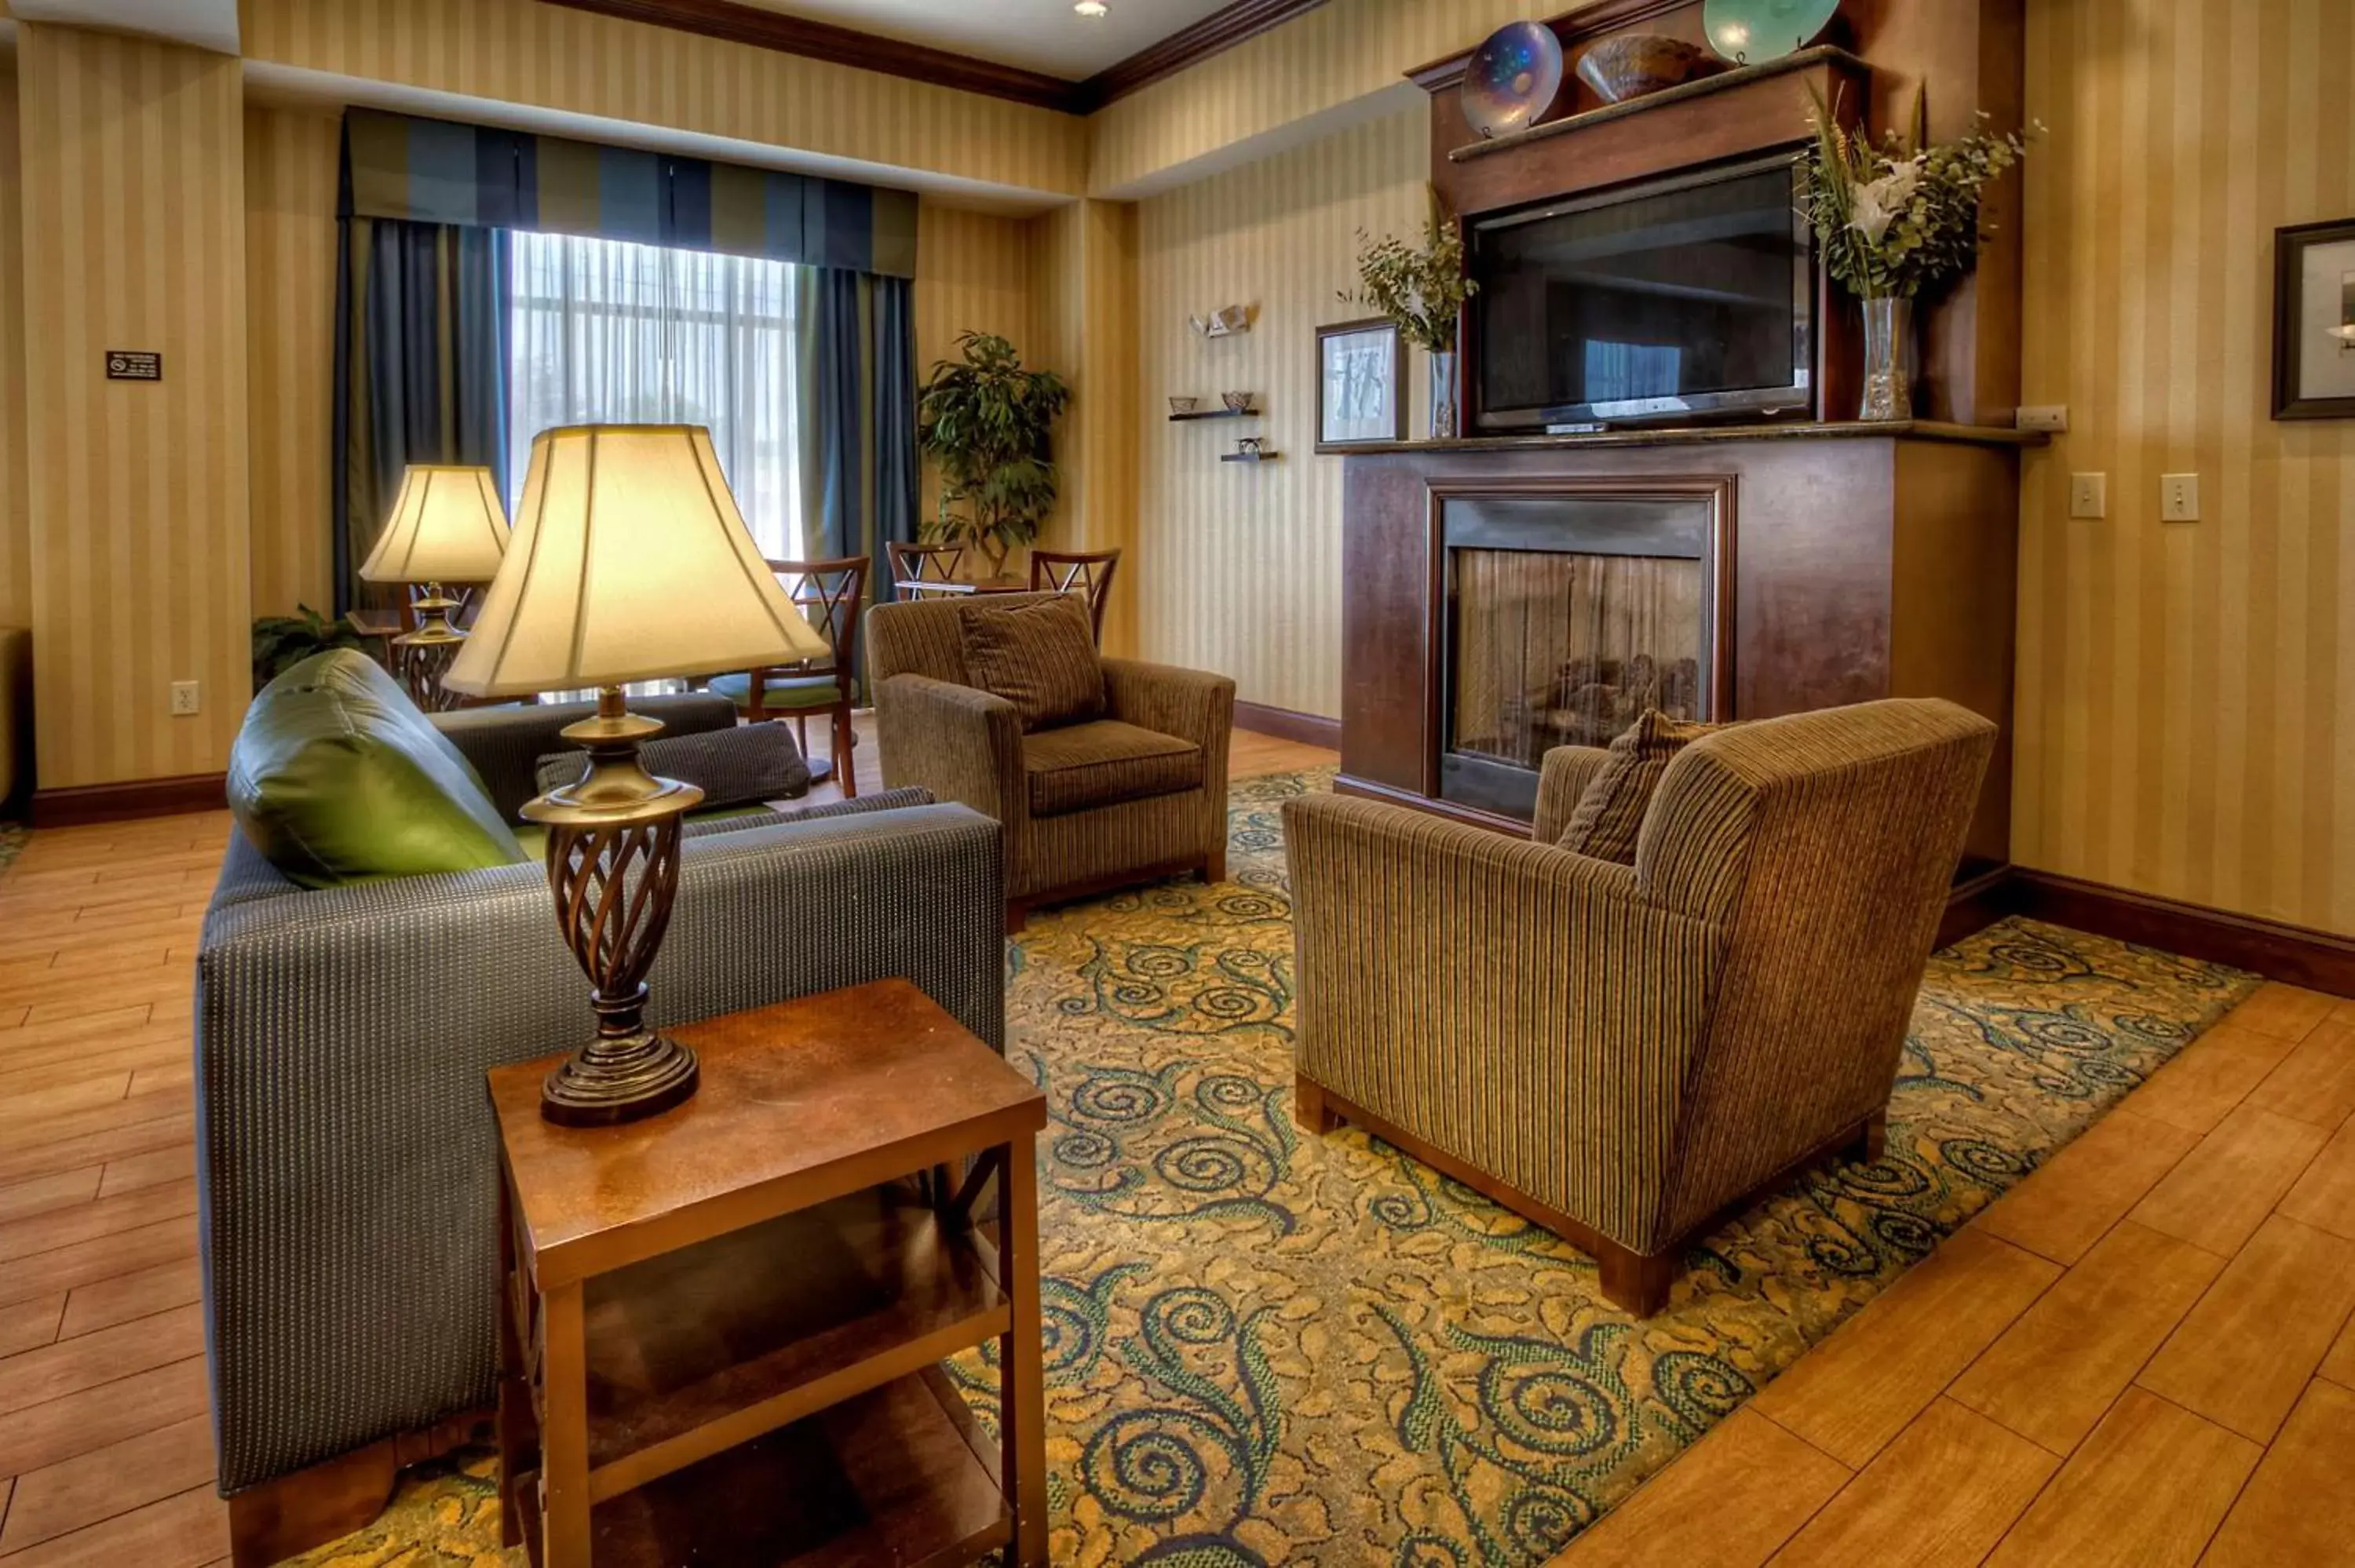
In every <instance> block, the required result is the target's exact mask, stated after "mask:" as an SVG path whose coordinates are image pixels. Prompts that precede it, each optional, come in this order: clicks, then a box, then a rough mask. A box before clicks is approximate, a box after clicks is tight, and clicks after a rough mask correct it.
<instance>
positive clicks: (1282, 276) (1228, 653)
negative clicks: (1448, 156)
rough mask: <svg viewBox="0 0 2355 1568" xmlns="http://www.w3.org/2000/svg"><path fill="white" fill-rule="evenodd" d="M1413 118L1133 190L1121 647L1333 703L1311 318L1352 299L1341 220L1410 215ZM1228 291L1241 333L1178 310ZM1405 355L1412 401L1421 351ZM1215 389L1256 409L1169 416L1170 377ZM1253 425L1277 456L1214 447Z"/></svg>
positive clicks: (1397, 220) (1337, 603)
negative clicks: (1130, 437) (1191, 180)
mask: <svg viewBox="0 0 2355 1568" xmlns="http://www.w3.org/2000/svg"><path fill="white" fill-rule="evenodd" d="M1317 15H1321V13H1317ZM1426 127H1427V122H1426V120H1425V119H1424V117H1423V114H1422V113H1421V112H1420V111H1414V112H1407V113H1400V114H1392V115H1390V116H1388V117H1386V118H1384V119H1381V120H1378V121H1373V122H1369V123H1367V124H1364V125H1360V126H1358V127H1355V128H1354V129H1351V130H1348V131H1345V132H1341V133H1340V134H1338V135H1336V136H1332V137H1328V138H1327V139H1326V140H1324V141H1321V142H1317V143H1312V144H1311V145H1309V146H1306V147H1302V148H1299V149H1296V150H1295V151H1293V152H1290V153H1285V154H1280V155H1278V156H1276V157H1273V158H1268V159H1263V160H1262V161H1261V162H1258V163H1255V164H1249V165H1246V166H1245V167H1243V168H1241V169H1237V170H1234V171H1232V172H1231V173H1227V174H1223V175H1215V176H1213V177H1211V178H1209V179H1206V180H1201V181H1198V182H1196V183H1195V184H1192V185H1185V186H1181V187H1180V188H1178V189H1177V190H1174V191H1171V192H1169V193H1168V194H1167V195H1164V196H1156V197H1153V198H1152V199H1150V200H1147V201H1145V202H1142V203H1139V204H1138V212H1137V264H1136V270H1137V311H1138V316H1139V328H1138V333H1137V342H1138V344H1139V366H1138V369H1139V372H1140V378H1139V385H1138V397H1139V400H1140V403H1141V407H1140V408H1139V409H1138V412H1137V418H1138V421H1139V427H1138V428H1139V430H1140V434H1141V437H1142V454H1141V461H1140V464H1139V473H1138V484H1137V495H1136V517H1137V524H1136V532H1137V541H1136V548H1135V565H1134V567H1130V568H1128V569H1129V570H1131V571H1132V572H1133V574H1134V576H1135V585H1136V592H1137V593H1138V594H1139V596H1140V598H1139V601H1138V604H1137V607H1136V609H1137V617H1138V623H1137V638H1138V646H1139V648H1140V651H1141V652H1143V654H1144V656H1145V657H1146V658H1148V659H1157V660H1166V661H1167V662H1172V663H1178V664H1190V665H1195V666H1198V667H1199V668H1203V669H1210V670H1220V671H1223V672H1225V673H1228V674H1231V675H1232V676H1233V677H1234V678H1235V682H1236V686H1237V695H1238V696H1240V697H1241V699H1242V700H1243V701H1245V702H1253V703H1263V704H1268V705H1273V706H1275V707H1280V708H1291V709H1295V710H1297V711H1300V712H1304V713H1311V714H1321V715H1328V716H1330V715H1337V714H1338V713H1339V712H1340V711H1341V710H1340V699H1341V668H1340V655H1341V582H1340V565H1341V461H1342V460H1341V459H1339V458H1337V457H1318V456H1316V453H1315V452H1314V450H1312V449H1313V447H1314V445H1315V443H1316V327H1317V326H1318V325H1319V324H1320V323H1329V322H1337V321H1348V320H1351V319H1353V318H1355V317H1358V316H1362V315H1364V314H1366V312H1365V311H1363V310H1361V309H1359V308H1358V307H1356V306H1353V305H1347V304H1343V303H1341V302H1339V301H1338V300H1337V298H1336V297H1335V296H1336V294H1337V292H1338V291H1340V290H1342V289H1345V288H1348V287H1349V286H1351V285H1352V284H1353V283H1354V282H1355V281H1356V266H1355V260H1356V254H1357V239H1356V231H1357V230H1358V229H1359V228H1367V229H1369V230H1371V231H1373V232H1375V233H1382V232H1397V233H1401V234H1405V233H1408V232H1410V231H1411V230H1412V229H1413V228H1416V227H1417V226H1419V225H1420V224H1421V223H1422V221H1423V211H1424V200H1425V197H1424V194H1423V180H1424V176H1425V175H1426V173H1427V169H1428V164H1427V158H1428V150H1427V149H1428V146H1429V142H1428V132H1427V128H1426ZM1230 304H1243V305H1256V306H1257V307H1258V309H1259V319H1258V321H1257V323H1256V324H1255V325H1254V326H1253V328H1252V331H1251V332H1250V333H1248V334H1241V335H1238V336H1234V337H1227V338H1220V339H1217V340H1209V339H1205V338H1202V337H1199V336H1198V335H1196V334H1195V333H1194V331H1193V329H1192V328H1191V327H1189V326H1188V324H1187V320H1186V318H1187V316H1188V313H1196V314H1199V313H1206V312H1208V311H1210V310H1213V309H1215V308H1217V307H1219V306H1220V305H1230ZM1409 371H1410V376H1409V384H1410V387H1412V389H1413V392H1412V396H1413V410H1414V412H1413V418H1416V419H1418V420H1421V419H1424V418H1427V415H1426V414H1425V413H1424V411H1423V410H1424V408H1425V405H1426V403H1427V397H1425V396H1424V393H1423V387H1422V383H1423V380H1424V378H1425V376H1424V370H1423V361H1422V359H1421V357H1420V356H1416V357H1415V358H1414V360H1413V363H1412V365H1411V366H1409ZM1224 391H1243V392H1253V393H1257V394H1258V395H1259V397H1260V399H1261V403H1262V406H1263V408H1265V410H1266V418H1263V419H1260V420H1257V421H1241V420H1237V421H1233V422H1229V421H1225V420H1208V421H1204V422H1201V423H1199V424H1172V423H1170V422H1169V419H1168V407H1167V403H1166V402H1165V401H1164V399H1165V398H1167V397H1168V396H1169V395H1170V394H1172V393H1190V394H1192V395H1194V396H1196V397H1204V398H1208V399H1209V400H1210V401H1211V402H1212V403H1213V404H1214V405H1215V403H1216V401H1217V398H1218V397H1219V394H1220V393H1221V392H1224ZM1252 434H1256V435H1262V436H1264V437H1266V438H1267V440H1268V444H1269V446H1270V447H1272V448H1273V450H1277V451H1279V452H1281V453H1282V454H1283V455H1282V458H1281V460H1280V461H1275V462H1272V463H1258V464H1251V463H1222V462H1220V461H1218V460H1219V455H1220V453H1221V452H1226V451H1231V450H1234V445H1233V442H1234V438H1235V437H1237V436H1241V435H1252Z"/></svg>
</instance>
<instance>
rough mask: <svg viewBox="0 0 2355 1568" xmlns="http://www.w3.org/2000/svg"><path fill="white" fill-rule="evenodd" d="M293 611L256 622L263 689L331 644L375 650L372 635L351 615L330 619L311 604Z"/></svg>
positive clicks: (256, 663) (256, 672) (257, 683)
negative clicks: (370, 647)
mask: <svg viewBox="0 0 2355 1568" xmlns="http://www.w3.org/2000/svg"><path fill="white" fill-rule="evenodd" d="M294 609H295V613H294V614H293V615H264V616H258V617H256V618H255V620H254V622H253V689H254V690H255V691H257V692H258V691H260V690H261V688H262V687H264V686H266V685H268V684H270V683H271V682H272V681H274V680H276V679H277V678H278V677H279V676H281V675H282V674H284V673H286V672H287V671H289V670H292V669H293V667H294V666H295V665H297V664H300V663H301V662H303V661H304V660H305V659H308V658H309V657H311V655H312V654H314V653H325V652H327V651H328V650H329V649H331V648H354V649H357V650H358V651H359V652H363V653H367V652H371V650H370V649H369V647H368V641H369V639H368V634H367V633H366V632H364V631H362V630H360V629H359V628H358V627H357V626H354V625H353V624H352V623H351V620H350V619H349V618H348V617H346V618H341V619H338V620H328V619H327V618H326V617H325V616H324V615H321V614H320V613H319V612H318V611H317V610H315V609H312V608H311V607H310V606H309V605H307V604H298V605H296V606H295V607H294Z"/></svg>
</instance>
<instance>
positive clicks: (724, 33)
mask: <svg viewBox="0 0 2355 1568" xmlns="http://www.w3.org/2000/svg"><path fill="white" fill-rule="evenodd" d="M542 3H543V4H545V5H562V6H564V7H566V8H567V9H570V10H574V11H587V12H591V13H592V14H594V15H596V16H613V17H618V18H619V19H621V20H623V21H625V22H645V23H648V24H650V25H651V26H657V27H672V28H676V29H677V30H678V31H679V32H683V33H699V34H701V35H702V36H703V37H707V38H719V39H722V40H724V41H726V42H728V43H731V44H750V45H751V46H752V47H753V48H762V49H775V50H777V51H778V52H779V53H781V54H788V55H800V56H802V57H803V58H805V59H814V60H825V61H826V62H828V63H829V64H832V65H842V66H850V67H853V68H855V69H859V70H871V71H877V72H879V73H881V74H882V75H884V76H898V77H906V78H908V79H911V80H913V81H929V82H931V83H932V84H934V85H935V86H938V87H951V88H954V89H956V90H958V91H960V92H976V93H980V94H982V95H983V96H984V97H987V98H1003V99H1007V100H1010V101H1013V102H1016V103H1027V104H1029V105H1031V106H1032V107H1034V108H1038V109H1054V110H1060V111H1062V112H1063V113H1065V114H1077V113H1081V112H1083V111H1082V109H1081V108H1080V106H1079V102H1078V97H1077V95H1078V91H1079V86H1080V84H1079V83H1077V82H1071V81H1066V80H1064V79H1062V78H1061V77H1059V76H1049V75H1047V74H1046V73H1045V72H1044V71H1035V70H1025V69H1022V68H1021V67H1019V66H1009V65H999V64H997V63H996V61H994V60H982V59H975V58H973V57H972V56H971V55H960V54H952V53H951V52H950V51H948V50H946V49H936V48H932V47H930V46H929V45H925V44H912V43H909V42H908V41H907V40H905V39H902V38H885V37H878V36H876V35H875V34H873V33H862V32H860V31H859V30H858V28H856V27H842V26H836V25H835V24H833V23H831V22H818V21H813V20H811V19H810V18H808V17H806V16H785V15H784V14H783V13H782V12H777V11H766V10H762V8H761V7H759V6H757V5H738V4H737V3H736V0H542Z"/></svg>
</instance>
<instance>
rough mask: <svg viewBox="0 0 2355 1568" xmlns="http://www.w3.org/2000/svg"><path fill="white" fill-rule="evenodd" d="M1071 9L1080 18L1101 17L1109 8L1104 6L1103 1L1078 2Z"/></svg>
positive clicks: (1080, 0)
mask: <svg viewBox="0 0 2355 1568" xmlns="http://www.w3.org/2000/svg"><path fill="white" fill-rule="evenodd" d="M1071 9H1072V10H1074V11H1077V12H1078V13H1079V14H1080V15H1081V16H1103V14H1104V13H1105V12H1106V11H1108V10H1110V9H1111V7H1110V6H1108V5H1105V4H1104V0H1079V4H1078V5H1074V6H1072V7H1071Z"/></svg>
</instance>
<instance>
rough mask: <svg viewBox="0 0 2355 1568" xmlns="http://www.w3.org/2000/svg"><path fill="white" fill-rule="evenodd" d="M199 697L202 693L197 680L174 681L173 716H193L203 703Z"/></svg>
mask: <svg viewBox="0 0 2355 1568" xmlns="http://www.w3.org/2000/svg"><path fill="white" fill-rule="evenodd" d="M199 697H200V694H199V691H198V688H197V683H196V682H194V681H175V682H173V683H172V716H173V717H174V718H188V717H191V716H193V715H195V714H196V713H197V710H198V708H199V707H200V706H201V702H200V700H199Z"/></svg>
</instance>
